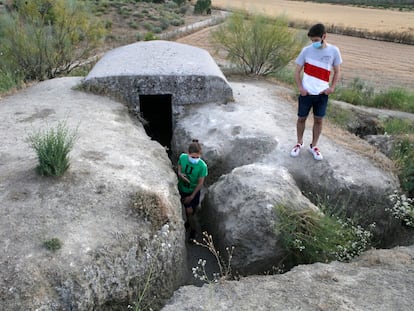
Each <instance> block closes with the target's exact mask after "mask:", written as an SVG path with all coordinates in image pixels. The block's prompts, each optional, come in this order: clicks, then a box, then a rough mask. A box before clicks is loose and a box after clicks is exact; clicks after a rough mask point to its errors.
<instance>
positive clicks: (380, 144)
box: [364, 134, 397, 158]
mask: <svg viewBox="0 0 414 311" xmlns="http://www.w3.org/2000/svg"><path fill="white" fill-rule="evenodd" d="M364 139H365V140H366V141H367V142H369V143H370V144H371V145H373V146H375V147H376V148H378V150H380V151H381V152H382V153H383V154H385V155H386V156H387V157H389V158H392V157H393V155H394V150H395V146H396V143H397V142H396V139H395V137H393V136H391V135H387V134H385V135H367V136H365V137H364Z"/></svg>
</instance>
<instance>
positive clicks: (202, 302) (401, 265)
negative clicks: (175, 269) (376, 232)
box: [162, 246, 414, 311]
mask: <svg viewBox="0 0 414 311" xmlns="http://www.w3.org/2000/svg"><path fill="white" fill-rule="evenodd" d="M413 278H414V247H413V246H410V247H398V248H394V249H389V250H372V251H369V252H367V253H366V254H364V256H362V257H361V258H360V259H358V260H356V261H354V262H352V263H349V264H346V263H339V262H333V263H331V264H321V263H317V264H313V265H307V266H298V267H296V268H294V269H293V270H291V271H289V272H287V273H285V274H281V275H272V276H250V277H246V278H242V279H241V280H240V281H233V282H232V281H223V282H219V283H217V284H206V285H204V286H203V287H201V288H200V287H195V286H185V287H182V288H180V289H179V290H178V291H177V292H175V293H174V296H173V297H172V299H171V300H170V302H168V304H167V305H166V306H165V307H164V308H163V309H162V311H176V310H180V311H201V310H215V311H224V310H238V311H243V310H245V311H250V310H262V311H267V310H272V311H290V310H292V311H293V310H302V311H314V310H338V311H389V310H399V311H410V310H413V305H414V296H413V295H411V293H412V292H413V291H414V282H413Z"/></svg>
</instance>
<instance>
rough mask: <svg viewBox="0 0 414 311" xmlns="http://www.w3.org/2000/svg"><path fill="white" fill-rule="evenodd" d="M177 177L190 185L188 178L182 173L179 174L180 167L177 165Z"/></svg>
mask: <svg viewBox="0 0 414 311" xmlns="http://www.w3.org/2000/svg"><path fill="white" fill-rule="evenodd" d="M177 175H178V177H179V178H181V179H182V180H184V181H185V182H187V183H190V181H189V180H188V178H187V177H186V176H185V175H184V174H183V173H181V165H180V164H178V166H177Z"/></svg>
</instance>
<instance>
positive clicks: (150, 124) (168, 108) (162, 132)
mask: <svg viewBox="0 0 414 311" xmlns="http://www.w3.org/2000/svg"><path fill="white" fill-rule="evenodd" d="M171 100H172V95H171V94H162V95H139V109H140V112H141V117H143V118H144V119H145V120H146V121H147V123H146V124H144V128H145V132H146V133H147V135H148V136H149V137H151V138H152V139H153V140H156V141H158V142H159V143H160V144H161V145H162V146H164V147H166V149H167V151H168V154H169V153H170V151H169V150H170V149H171V139H172V103H171Z"/></svg>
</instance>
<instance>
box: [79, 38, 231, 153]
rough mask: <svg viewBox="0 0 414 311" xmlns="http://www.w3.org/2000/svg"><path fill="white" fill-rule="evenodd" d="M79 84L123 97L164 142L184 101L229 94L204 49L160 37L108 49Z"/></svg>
mask: <svg viewBox="0 0 414 311" xmlns="http://www.w3.org/2000/svg"><path fill="white" fill-rule="evenodd" d="M83 85H84V86H85V87H86V88H87V89H90V90H92V91H94V92H98V93H100V94H107V95H109V96H112V97H115V98H117V99H119V100H121V101H123V102H125V103H127V104H128V105H129V107H130V109H131V111H132V112H133V113H134V114H136V115H138V116H139V118H140V119H143V121H144V122H143V123H144V127H145V130H146V131H147V134H148V135H149V136H150V137H151V138H152V139H154V140H157V141H158V142H159V143H160V144H161V145H163V146H165V147H167V148H170V145H171V139H172V133H173V132H174V128H175V124H176V122H177V120H178V117H179V115H180V113H181V112H182V111H183V107H184V106H186V105H195V104H203V103H214V102H217V103H220V104H223V103H227V102H228V101H230V100H232V99H233V91H232V89H231V87H230V85H229V84H228V82H227V80H226V78H225V76H224V75H223V73H222V72H221V70H220V68H219V67H218V66H217V64H216V62H215V61H214V60H213V58H212V57H211V56H210V54H209V53H208V52H207V51H206V50H204V49H200V48H197V47H194V46H190V45H187V44H182V43H176V42H171V41H163V40H155V41H147V42H137V43H133V44H130V45H126V46H122V47H119V48H116V49H114V50H111V51H109V52H108V53H106V54H105V55H104V56H103V57H102V58H101V59H100V60H99V61H98V62H97V63H96V65H95V66H94V67H93V69H92V70H91V72H90V73H89V74H88V76H87V77H86V78H85V80H84V81H83Z"/></svg>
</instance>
